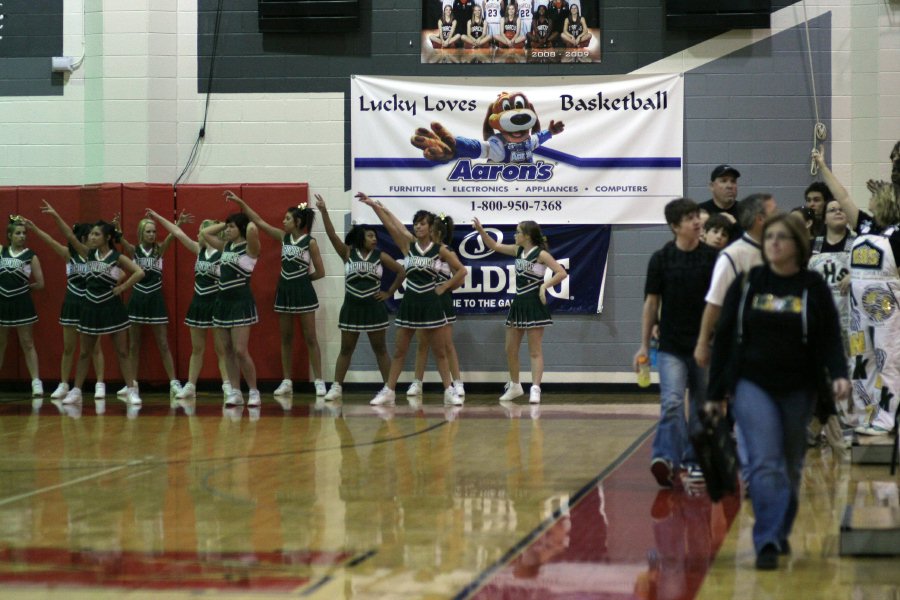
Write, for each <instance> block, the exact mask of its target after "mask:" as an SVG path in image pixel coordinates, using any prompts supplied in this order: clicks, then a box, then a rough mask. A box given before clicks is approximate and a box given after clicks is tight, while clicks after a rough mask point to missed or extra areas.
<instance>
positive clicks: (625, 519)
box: [472, 436, 740, 600]
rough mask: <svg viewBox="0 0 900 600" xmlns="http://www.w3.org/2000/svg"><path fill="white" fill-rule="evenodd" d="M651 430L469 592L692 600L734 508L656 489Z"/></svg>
mask: <svg viewBox="0 0 900 600" xmlns="http://www.w3.org/2000/svg"><path fill="white" fill-rule="evenodd" d="M651 447H652V436H651V437H649V438H648V439H647V440H646V441H645V442H644V443H643V444H642V445H641V446H640V447H639V448H638V449H637V450H636V451H635V452H634V453H633V454H632V455H631V456H630V457H628V458H627V459H626V460H625V461H624V462H623V463H622V464H621V465H620V466H619V467H618V468H617V469H616V470H615V471H613V472H612V473H611V474H610V475H609V476H607V477H606V478H604V479H603V480H601V481H600V482H599V483H598V484H597V485H596V486H595V487H594V489H591V490H589V492H588V493H587V494H586V495H585V496H584V497H583V498H582V499H581V501H580V502H578V503H577V504H576V505H575V506H574V507H570V509H569V511H568V515H566V514H565V511H563V514H562V515H561V516H560V518H559V519H557V520H556V521H555V522H554V523H553V524H552V525H551V526H550V527H549V529H547V530H546V531H545V532H544V533H543V534H542V535H541V536H539V537H538V538H537V539H535V540H534V541H533V542H532V543H531V544H529V545H527V546H526V547H525V548H524V549H523V551H522V552H521V553H520V554H519V555H518V556H517V557H516V558H514V559H513V560H512V562H510V563H509V564H507V565H506V566H504V567H503V568H501V569H500V570H498V571H497V572H496V573H494V574H493V575H492V576H491V577H489V578H488V579H487V581H486V582H485V584H484V585H483V586H482V587H481V588H480V589H479V590H478V591H477V592H476V593H475V594H474V595H473V596H472V598H475V599H477V600H495V599H498V598H516V599H519V598H541V599H542V600H552V599H554V598H559V599H562V598H579V599H597V600H601V599H602V600H617V599H623V600H624V599H634V598H640V599H642V600H656V599H662V598H665V599H666V600H691V599H693V598H694V597H695V596H696V595H697V592H698V590H699V589H700V585H701V584H702V583H703V579H704V577H705V576H706V572H707V571H708V569H709V566H710V564H711V563H712V561H713V559H714V558H715V555H716V552H717V551H718V549H719V547H720V546H721V544H722V541H723V540H724V539H725V536H726V534H727V533H728V529H729V528H730V527H731V523H732V522H733V520H734V517H735V515H736V514H737V511H738V509H739V508H740V500H739V498H738V497H737V496H731V497H728V498H725V499H723V500H722V502H720V503H717V504H713V503H712V502H711V501H710V499H709V496H708V495H706V493H705V491H700V492H699V493H698V494H696V495H693V494H691V493H689V492H688V491H685V490H684V489H682V488H680V487H679V488H677V489H673V490H661V489H659V488H658V487H657V485H656V483H655V481H654V480H653V477H652V476H651V475H650V472H649V467H648V465H649V464H650V458H651Z"/></svg>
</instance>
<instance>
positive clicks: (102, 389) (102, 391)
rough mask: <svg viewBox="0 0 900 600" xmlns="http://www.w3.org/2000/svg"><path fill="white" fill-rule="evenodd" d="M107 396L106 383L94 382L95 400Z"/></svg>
mask: <svg viewBox="0 0 900 600" xmlns="http://www.w3.org/2000/svg"><path fill="white" fill-rule="evenodd" d="M105 398H106V384H105V383H103V382H102V381H98V382H97V383H95V384H94V400H103V399H105Z"/></svg>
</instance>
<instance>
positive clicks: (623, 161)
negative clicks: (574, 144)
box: [534, 146, 681, 169]
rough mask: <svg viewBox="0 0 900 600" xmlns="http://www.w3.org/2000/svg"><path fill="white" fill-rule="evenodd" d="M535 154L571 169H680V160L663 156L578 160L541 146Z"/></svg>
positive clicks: (570, 155) (575, 157)
mask: <svg viewBox="0 0 900 600" xmlns="http://www.w3.org/2000/svg"><path fill="white" fill-rule="evenodd" d="M534 153H535V154H539V155H541V156H543V157H545V158H550V159H553V160H558V161H559V162H562V163H566V164H568V165H572V166H573V167H587V168H592V169H649V168H657V169H680V168H681V158H680V157H678V156H675V157H665V156H646V157H639V158H622V157H617V158H579V157H578V156H573V155H572V154H566V153H565V152H560V151H559V150H553V149H552V148H547V147H545V146H542V147H540V148H537V149H535V151H534Z"/></svg>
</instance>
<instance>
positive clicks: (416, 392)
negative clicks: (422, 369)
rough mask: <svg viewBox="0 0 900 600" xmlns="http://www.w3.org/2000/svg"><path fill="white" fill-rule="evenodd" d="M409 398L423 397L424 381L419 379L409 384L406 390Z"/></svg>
mask: <svg viewBox="0 0 900 600" xmlns="http://www.w3.org/2000/svg"><path fill="white" fill-rule="evenodd" d="M406 395H407V396H421V395H422V381H421V380H419V379H413V382H412V383H411V384H409V387H408V388H406Z"/></svg>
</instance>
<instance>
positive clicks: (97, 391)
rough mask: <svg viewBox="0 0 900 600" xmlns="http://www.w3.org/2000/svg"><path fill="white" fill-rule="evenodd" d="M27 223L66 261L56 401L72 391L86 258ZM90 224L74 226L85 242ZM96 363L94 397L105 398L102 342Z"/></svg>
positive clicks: (74, 230)
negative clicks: (60, 353) (70, 386)
mask: <svg viewBox="0 0 900 600" xmlns="http://www.w3.org/2000/svg"><path fill="white" fill-rule="evenodd" d="M25 226H26V227H27V228H28V229H30V230H31V231H33V232H34V233H35V234H36V235H37V236H38V237H39V238H41V239H42V240H43V241H44V243H45V244H47V245H48V246H50V249H51V250H53V251H54V252H56V254H58V255H59V256H61V257H62V258H63V260H65V261H66V296H65V299H64V300H63V304H62V309H61V311H60V315H59V324H60V325H62V330H63V347H62V358H61V359H60V365H59V385H58V386H56V389H55V390H54V391H53V393H52V394H50V397H51V398H53V399H54V400H62V399H63V398H65V397H66V394H68V393H69V373H71V371H72V361H73V359H74V358H75V348H76V347H77V345H78V318H79V316H80V315H81V306H82V303H83V302H84V285H85V278H84V277H85V265H86V264H87V259H86V258H85V257H83V256H81V255H80V254H78V252H77V251H76V250H75V248H74V247H72V244H68V245H66V246H63V245H62V244H60V243H59V242H57V241H56V240H55V239H53V238H52V237H50V235H49V234H48V233H47V232H46V231H44V230H42V229H41V228H40V227H38V226H37V225H35V224H34V223H33V222H32V221H30V220H28V219H26V220H25ZM91 227H92V225H91V224H90V223H76V224H75V225H73V226H72V231H73V232H74V234H75V237H77V238H78V240H79V241H80V242H81V243H82V244H85V243H87V237H88V233H90V231H91ZM93 362H94V372H95V373H96V375H97V382H96V383H95V384H94V400H103V399H105V398H106V384H105V383H104V382H103V376H104V372H105V363H104V360H103V349H102V347H101V346H100V344H97V345H96V346H94V354H93Z"/></svg>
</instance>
